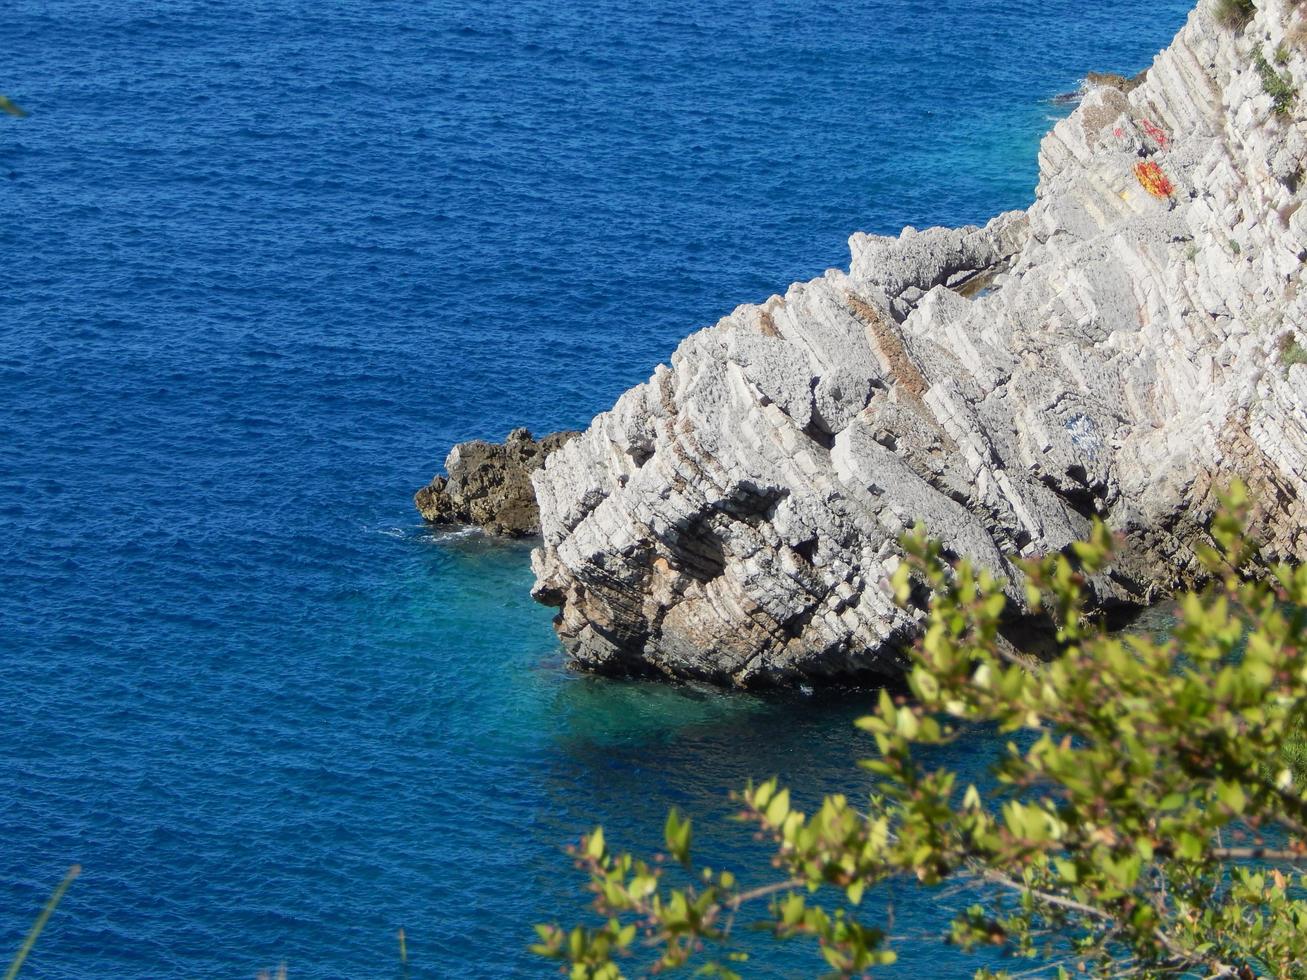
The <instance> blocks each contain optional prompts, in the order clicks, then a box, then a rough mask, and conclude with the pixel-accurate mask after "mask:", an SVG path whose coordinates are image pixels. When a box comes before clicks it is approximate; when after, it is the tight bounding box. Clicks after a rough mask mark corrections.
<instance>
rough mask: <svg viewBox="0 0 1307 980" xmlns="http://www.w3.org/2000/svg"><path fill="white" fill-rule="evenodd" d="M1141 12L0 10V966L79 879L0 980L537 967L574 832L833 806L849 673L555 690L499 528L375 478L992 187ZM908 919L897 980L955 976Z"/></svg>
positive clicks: (578, 420) (1040, 7)
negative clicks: (832, 681)
mask: <svg viewBox="0 0 1307 980" xmlns="http://www.w3.org/2000/svg"><path fill="white" fill-rule="evenodd" d="M1187 6H1188V3H1187V2H1184V0H1156V2H1154V3H1151V4H1137V3H1133V2H1127V0H1099V2H1097V3H1092V4H1086V3H1084V2H1083V0H1040V2H1035V0H1007V2H1002V3H999V2H987V0H932V2H925V0H855V2H852V3H845V4H807V3H797V2H793V0H758V2H754V3H739V2H723V0H700V2H696V3H683V2H671V3H655V4H626V3H617V2H610V0H595V2H590V3H584V2H576V0H552V2H548V3H544V2H539V0H516V2H512V3H497V4H489V3H484V2H480V0H472V2H468V3H463V4H456V3H449V2H442V0H432V2H422V0H371V2H366V3H364V2H361V0H333V2H330V3H307V2H292V0H280V2H279V0H223V2H217V0H210V2H198V0H190V2H181V0H156V2H149V3H126V2H119V0H112V2H111V0H67V2H60V3H51V2H43V0H10V2H9V3H8V4H6V6H5V8H4V10H3V11H2V12H0V91H3V92H5V93H6V94H8V95H11V96H13V97H14V98H15V100H16V101H18V102H20V103H21V104H23V105H25V106H26V107H27V108H28V109H30V110H31V112H32V114H31V116H30V118H28V119H22V120H18V119H11V118H7V117H0V256H2V257H3V285H0V558H2V559H3V560H2V561H0V960H5V959H7V953H5V950H6V949H11V948H16V947H17V945H18V943H19V942H20V941H21V937H22V934H23V932H24V930H25V929H26V927H27V925H28V924H29V923H30V921H31V919H32V918H33V916H34V914H35V911H36V909H37V908H38V907H39V905H40V903H41V902H42V901H43V899H44V896H45V895H46V894H48V892H49V890H50V889H51V888H52V887H53V885H54V884H55V883H56V882H57V881H58V879H59V877H60V876H61V874H62V873H63V870H64V868H65V867H66V866H67V865H69V864H70V863H72V862H74V861H79V862H81V863H82V865H83V866H84V868H85V873H84V875H83V877H82V878H81V879H80V880H79V881H78V882H77V883H76V884H75V885H74V886H73V889H72V890H71V891H70V893H69V895H68V897H67V899H66V900H65V902H64V904H63V906H62V907H61V908H60V909H59V911H58V913H57V914H56V916H55V918H54V919H53V921H52V923H51V926H50V927H49V929H48V930H47V932H46V934H45V936H44V937H43V938H42V941H41V943H40V945H39V946H38V948H37V951H36V953H35V954H34V956H33V958H32V959H31V960H30V961H29V964H28V970H30V975H31V976H33V977H124V978H132V977H161V976H182V975H186V976H232V977H250V976H252V975H253V974H254V973H255V972H256V971H257V970H259V969H261V968H267V967H274V966H275V965H276V964H277V963H279V962H282V961H285V962H286V963H287V964H288V968H289V970H290V975H291V977H292V978H299V977H338V976H357V977H374V976H375V977H386V976H399V975H400V970H399V964H398V957H397V953H396V949H395V940H394V935H395V930H396V929H397V928H399V927H400V926H402V927H404V928H405V930H406V931H407V934H408V937H409V951H410V959H411V964H410V965H411V970H412V975H414V976H511V975H550V974H549V971H548V969H547V968H544V967H542V966H541V965H540V964H539V963H537V962H534V961H532V960H531V958H530V957H529V956H528V955H527V954H526V952H525V945H526V943H527V942H528V941H529V938H530V928H529V927H530V924H531V923H532V922H534V921H538V920H540V919H545V918H550V917H552V916H554V915H559V914H561V915H564V916H567V915H569V914H570V913H571V911H572V910H573V909H574V908H576V907H578V906H579V905H580V903H581V901H582V896H581V892H580V891H579V889H578V887H577V883H576V880H575V878H574V876H573V875H572V874H571V873H570V869H569V867H568V864H567V862H566V859H565V858H564V857H563V856H562V854H561V853H560V851H559V847H560V845H561V844H562V843H563V842H564V841H566V840H567V839H569V838H571V837H574V836H575V835H576V834H578V833H580V832H581V831H582V830H584V829H585V828H586V827H587V826H588V825H589V824H590V823H591V822H592V821H595V820H603V821H605V822H607V823H608V824H609V825H610V835H611V836H612V837H613V838H615V839H617V840H618V841H621V842H623V843H631V844H640V843H652V842H654V841H655V840H656V839H657V836H658V828H659V827H660V826H661V821H662V817H663V813H664V810H665V807H666V806H667V805H668V804H672V803H674V804H676V805H679V806H680V807H682V808H683V809H684V810H686V811H688V812H689V813H691V814H692V815H693V816H695V818H696V822H697V824H698V825H699V826H700V828H701V829H702V834H703V837H704V838H705V846H706V847H707V848H708V850H709V852H710V853H711V854H712V855H713V858H714V861H716V862H717V863H718V864H720V863H722V862H731V861H734V862H743V861H747V860H748V859H749V858H750V857H751V856H753V855H755V853H756V852H755V851H754V850H752V847H753V845H751V844H749V842H748V841H747V839H745V838H744V837H743V836H742V835H741V834H740V833H739V832H738V831H737V830H736V829H735V828H734V827H732V826H731V825H729V824H727V823H726V822H725V821H724V820H723V819H722V818H723V816H724V815H725V814H726V813H727V812H728V806H727V804H726V802H725V799H724V795H725V793H726V792H727V790H729V789H730V788H731V787H734V786H737V785H738V784H740V783H741V782H742V781H743V780H744V779H745V778H747V777H748V776H750V775H760V776H765V775H768V774H770V773H780V774H782V775H783V776H785V777H786V778H788V779H790V780H792V781H794V782H795V783H796V785H798V786H799V787H800V788H801V789H802V790H803V792H804V793H805V794H807V795H808V796H809V798H810V795H811V793H812V792H814V791H815V790H817V789H818V788H820V787H831V788H833V787H843V788H845V789H850V790H857V789H858V788H859V786H860V777H859V776H858V774H857V772H856V770H854V769H853V768H852V767H851V765H850V763H851V761H852V760H853V759H854V758H855V757H856V756H857V754H858V752H859V751H860V750H861V748H862V746H861V745H860V743H859V741H858V739H857V738H856V736H855V735H854V733H853V730H852V728H851V726H850V721H851V719H852V718H853V717H855V716H856V714H857V712H858V707H859V705H860V704H861V703H862V699H861V698H858V697H852V698H850V697H845V698H821V699H813V698H804V697H802V696H799V695H795V696H793V697H783V698H773V699H760V698H754V697H744V696H736V697H728V696H723V695H720V694H716V693H710V692H703V691H697V690H690V689H670V688H660V687H656V686H650V685H645V684H622V683H613V682H604V681H598V680H594V679H588V678H583V677H578V676H575V675H572V674H570V673H568V672H566V671H565V670H564V669H563V665H562V661H561V657H560V655H559V651H558V649H557V646H556V644H555V641H554V638H553V634H552V632H551V630H550V626H549V617H550V613H549V612H548V611H547V610H545V609H542V608H538V607H536V606H534V605H532V603H531V602H530V600H529V598H528V597H527V589H528V586H529V580H530V573H529V569H528V567H527V551H526V549H525V548H523V547H520V546H513V545H510V546H502V545H493V544H489V543H487V542H485V541H484V540H482V539H480V538H479V537H476V536H467V535H463V536H457V535H455V536H448V535H436V534H431V533H429V532H427V531H426V530H424V529H423V528H422V527H421V526H420V525H419V523H418V522H417V520H416V518H415V515H414V513H413V511H412V509H411V505H410V502H409V494H410V492H411V491H412V490H413V489H414V488H415V487H416V486H418V485H419V484H420V483H421V482H424V481H425V480H426V479H427V478H429V476H430V475H431V473H432V472H433V471H434V470H435V469H437V467H438V465H439V461H440V460H441V459H442V458H443V456H444V454H445V452H446V451H447V450H448V449H449V447H450V446H451V445H452V444H453V443H454V442H455V441H457V440H459V439H463V438H468V437H473V436H486V437H502V436H503V435H504V433H505V432H506V431H507V430H508V429H509V428H511V427H513V426H515V425H518V424H525V425H528V426H531V427H532V428H534V429H535V430H536V431H547V430H550V429H552V428H555V427H560V426H576V425H582V424H584V423H585V422H586V421H587V420H588V419H589V418H590V417H591V416H592V415H593V414H594V413H595V412H597V411H599V410H602V409H603V408H605V407H607V406H608V405H610V404H611V403H612V401H613V400H614V399H615V398H616V396H617V395H618V394H619V393H620V392H621V391H622V390H624V389H625V388H626V387H628V386H629V385H631V384H633V383H635V382H638V381H641V380H643V379H644V378H645V377H647V376H648V374H649V373H650V371H651V369H652V368H653V366H654V365H655V364H656V363H657V362H658V361H660V360H663V359H665V358H666V357H667V356H668V354H669V353H670V352H671V350H672V349H673V347H674V346H675V344H676V342H677V341H678V340H679V339H680V337H682V336H683V335H684V334H685V333H686V332H688V331H689V330H690V329H693V328H695V327H698V326H702V325H705V324H707V323H710V322H712V321H713V320H715V319H716V318H717V317H719V316H721V315H723V314H724V313H726V312H728V311H729V310H730V309H731V308H732V307H733V306H734V305H735V304H737V303H739V302H744V301H751V300H760V299H763V298H765V297H766V296H767V295H768V294H770V293H771V292H775V291H781V290H783V289H784V287H785V286H786V285H787V284H788V283H789V282H790V281H791V280H793V279H798V278H807V277H810V276H813V275H816V274H819V273H820V272H821V271H822V270H823V269H824V268H826V267H827V266H831V265H842V264H844V263H845V261H846V253H845V245H844V242H845V239H846V238H847V236H848V234H849V233H850V232H852V231H853V230H855V229H866V230H872V231H881V232H888V231H894V230H897V228H898V227H899V226H900V225H902V224H904V223H913V224H917V225H925V224H930V223H939V222H948V223H958V222H967V221H983V220H985V219H986V218H988V217H989V216H990V215H991V214H993V213H995V212H997V211H998V210H1001V209H1004V208H1009V207H1017V206H1022V205H1024V204H1025V203H1026V202H1028V201H1029V199H1030V198H1031V195H1032V192H1033V186H1034V182H1035V155H1036V149H1037V145H1038V138H1039V136H1040V134H1041V133H1042V132H1043V130H1044V129H1045V127H1046V126H1047V124H1048V117H1049V116H1050V115H1051V114H1052V113H1053V112H1054V111H1055V110H1054V109H1053V107H1051V106H1050V104H1049V102H1048V100H1049V98H1050V97H1051V96H1053V95H1055V94H1056V93H1058V92H1061V91H1065V90H1067V89H1071V88H1074V87H1075V85H1076V83H1077V79H1078V78H1079V77H1080V76H1081V75H1082V74H1083V72H1084V71H1085V70H1087V69H1114V70H1122V71H1133V70H1136V69H1138V68H1141V67H1143V66H1144V65H1145V64H1147V62H1148V61H1149V59H1150V58H1151V56H1152V54H1153V53H1154V52H1155V51H1156V50H1157V49H1158V48H1159V47H1161V46H1162V45H1163V44H1165V43H1166V41H1167V40H1168V39H1169V38H1170V36H1171V35H1172V34H1173V32H1174V31H1175V30H1176V29H1177V28H1178V27H1179V26H1180V24H1181V23H1182V21H1183V17H1184V13H1185V10H1186V8H1187ZM978 744H982V743H981V740H979V739H978V740H977V742H974V743H972V744H971V745H970V747H965V748H960V749H956V750H955V751H956V752H957V753H958V759H956V760H954V761H958V762H960V763H961V764H964V765H965V764H973V762H974V757H975V755H976V745H978ZM937 901H938V896H933V895H928V896H924V897H923V896H913V895H900V896H898V901H897V905H896V915H897V922H898V924H899V927H900V928H901V929H902V931H904V932H905V933H906V934H907V935H908V936H909V937H916V938H910V940H909V941H908V942H907V943H906V945H905V946H904V947H903V953H904V958H903V961H902V963H903V965H902V967H901V975H903V976H912V975H914V973H913V971H914V970H915V971H916V974H915V975H917V976H954V975H960V974H962V973H964V972H965V971H966V970H967V969H969V968H970V967H971V966H973V965H974V963H973V962H971V961H967V960H965V959H962V958H958V957H956V955H955V954H952V953H947V952H940V949H939V947H938V945H937V944H936V943H935V942H934V939H933V937H934V935H935V934H936V933H937V932H938V930H939V928H940V925H941V922H942V918H941V912H940V909H939V907H938V905H937ZM800 964H803V965H800ZM814 971H815V966H814V961H812V960H810V959H794V958H790V957H788V955H772V956H769V957H766V958H764V959H763V960H761V961H760V962H759V963H758V964H757V965H756V967H755V968H754V973H755V974H756V975H764V976H765V975H772V976H801V975H805V974H808V973H812V972H814ZM25 975H27V973H26V971H25Z"/></svg>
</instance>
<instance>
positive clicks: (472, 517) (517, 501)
mask: <svg viewBox="0 0 1307 980" xmlns="http://www.w3.org/2000/svg"><path fill="white" fill-rule="evenodd" d="M577 435H579V433H577V432H555V433H553V434H552V435H547V436H545V437H544V438H543V439H540V440H536V439H533V438H532V437H531V433H530V432H528V431H527V430H526V429H514V430H513V431H512V432H510V433H509V434H508V438H507V439H506V440H505V441H504V442H502V443H494V442H482V441H480V440H478V441H475V442H463V443H459V444H458V445H457V446H455V447H454V448H453V449H452V450H451V451H450V453H449V456H447V457H446V458H445V473H446V474H447V475H446V476H437V477H436V478H435V479H433V480H432V481H431V483H430V484H429V485H428V486H425V487H423V488H422V489H421V490H419V491H418V492H417V493H416V494H414V496H413V502H414V503H415V504H416V505H417V509H418V513H420V514H421V515H422V516H423V517H424V518H425V519H426V520H428V521H430V522H431V523H433V524H471V525H475V526H476V527H479V528H482V529H483V530H485V531H486V532H487V533H489V534H494V535H499V536H501V537H510V538H520V537H525V536H527V535H531V534H538V533H539V532H540V510H539V508H538V507H536V502H535V493H534V492H533V491H532V489H531V474H532V473H534V472H535V471H536V470H537V469H539V468H540V467H541V466H543V465H544V462H545V460H546V459H547V458H548V457H549V454H550V453H552V452H554V451H555V450H557V449H558V448H559V447H561V446H563V445H564V444H565V443H566V442H567V441H568V440H569V439H572V438H574V437H576V436H577Z"/></svg>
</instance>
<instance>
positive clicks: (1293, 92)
mask: <svg viewBox="0 0 1307 980" xmlns="http://www.w3.org/2000/svg"><path fill="white" fill-rule="evenodd" d="M1253 64H1255V65H1256V66H1257V73H1258V74H1259V75H1261V76H1262V88H1263V89H1264V90H1265V91H1266V94H1267V95H1269V96H1270V97H1271V108H1272V109H1274V111H1275V114H1276V115H1277V116H1288V115H1289V114H1290V113H1291V112H1292V110H1293V103H1294V102H1295V101H1296V100H1297V98H1298V90H1297V89H1295V88H1294V87H1293V76H1291V75H1290V74H1289V73H1288V72H1285V73H1284V74H1283V75H1281V74H1280V73H1279V72H1278V71H1276V70H1275V67H1274V66H1273V65H1272V64H1271V63H1270V62H1269V61H1267V60H1266V55H1264V54H1262V46H1261V45H1260V44H1259V45H1257V47H1256V48H1254V49H1253Z"/></svg>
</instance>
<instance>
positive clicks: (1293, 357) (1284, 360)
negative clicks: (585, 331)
mask: <svg viewBox="0 0 1307 980" xmlns="http://www.w3.org/2000/svg"><path fill="white" fill-rule="evenodd" d="M1280 364H1281V366H1282V367H1283V368H1284V370H1285V371H1286V372H1288V370H1289V368H1291V367H1293V366H1294V365H1295V364H1307V347H1303V345H1302V344H1300V343H1298V341H1297V340H1296V339H1295V338H1294V336H1293V335H1292V334H1285V336H1284V339H1283V340H1281V341H1280Z"/></svg>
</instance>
